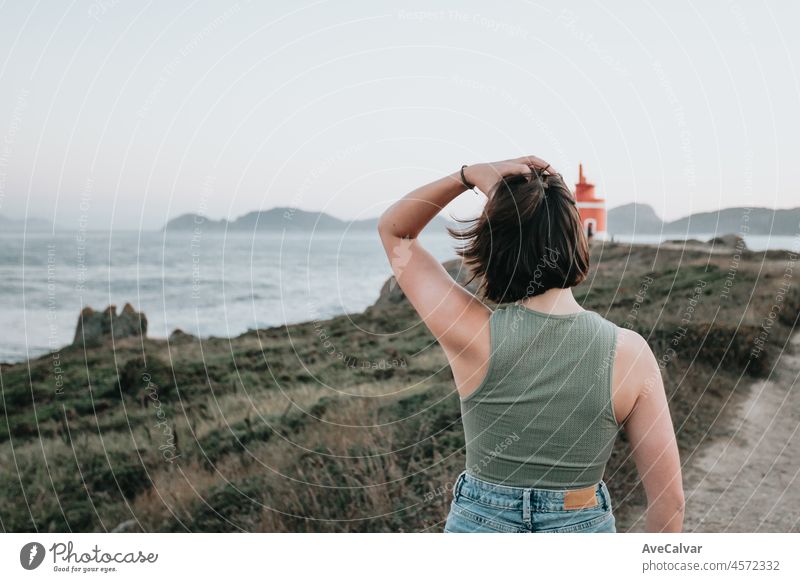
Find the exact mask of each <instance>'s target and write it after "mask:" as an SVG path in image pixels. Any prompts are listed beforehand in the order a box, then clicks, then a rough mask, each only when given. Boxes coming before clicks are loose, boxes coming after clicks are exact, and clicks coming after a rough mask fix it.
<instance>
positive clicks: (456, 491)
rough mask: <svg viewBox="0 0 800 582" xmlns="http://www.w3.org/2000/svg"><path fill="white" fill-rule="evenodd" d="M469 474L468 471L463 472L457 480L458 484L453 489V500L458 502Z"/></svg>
mask: <svg viewBox="0 0 800 582" xmlns="http://www.w3.org/2000/svg"><path fill="white" fill-rule="evenodd" d="M466 474H467V472H466V471H462V472H461V473H460V474H459V475H458V478H457V479H456V484H455V486H454V487H453V499H455V500H456V501H458V496H459V495H460V494H461V487H462V486H463V485H464V476H465V475H466Z"/></svg>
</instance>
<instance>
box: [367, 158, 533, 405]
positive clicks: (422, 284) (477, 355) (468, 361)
mask: <svg viewBox="0 0 800 582" xmlns="http://www.w3.org/2000/svg"><path fill="white" fill-rule="evenodd" d="M534 159H535V160H537V161H538V162H541V160H538V158H532V157H526V158H518V159H515V160H505V161H502V162H495V163H492V164H477V165H474V166H469V167H468V168H467V169H466V171H465V177H466V179H467V180H468V181H469V182H470V183H472V184H475V186H477V187H478V188H480V189H481V191H483V192H484V193H488V192H490V190H491V189H492V186H493V185H494V184H495V183H496V182H498V181H499V179H500V178H502V177H504V176H509V175H512V174H519V173H525V172H529V171H530V166H531V165H532V164H533V163H534V162H533V160H534ZM465 190H466V188H465V186H464V185H463V184H462V182H461V176H460V171H456V172H453V173H452V174H450V175H448V176H445V177H443V178H440V179H438V180H435V181H433V182H431V183H429V184H426V185H424V186H421V187H419V188H417V189H416V190H413V191H412V192H410V193H408V194H407V195H406V196H404V197H403V198H402V199H400V200H399V201H397V202H396V203H395V204H393V205H392V206H391V207H390V208H389V209H388V210H387V211H386V212H384V213H383V215H382V216H381V218H380V221H379V222H378V232H379V234H380V237H381V241H382V242H383V247H384V249H385V251H386V255H387V256H388V258H389V262H390V263H391V266H392V271H393V272H394V275H395V277H396V279H397V283H398V285H400V288H401V289H402V290H403V292H404V293H405V295H406V297H408V300H409V301H410V302H411V305H413V307H414V309H416V311H417V313H419V315H420V317H421V318H422V320H423V321H424V322H425V325H426V326H427V327H428V329H430V330H431V333H432V334H433V335H434V337H436V339H437V340H438V341H439V343H440V345H441V346H442V348H443V349H444V351H445V354H446V355H447V358H448V360H449V361H450V365H451V367H452V369H453V374H454V377H455V381H456V385H457V386H458V390H459V392H460V393H461V394H462V396H466V395H467V394H468V393H470V392H471V391H472V389H474V388H476V387H477V386H478V384H480V382H481V380H482V379H483V376H484V375H485V372H486V367H487V364H488V360H489V349H490V347H489V346H490V338H489V326H488V322H489V315H490V313H491V312H490V310H489V308H488V307H486V306H485V305H484V304H483V303H482V302H481V301H480V300H479V299H478V298H477V297H475V296H474V295H473V294H472V293H470V292H469V291H467V290H466V289H464V288H463V287H462V286H461V285H459V284H458V283H457V282H456V281H455V280H453V278H452V277H451V276H450V275H449V274H448V273H447V271H446V270H445V269H444V267H442V265H441V264H440V263H439V261H437V260H436V259H435V258H434V257H433V256H432V255H431V254H430V253H429V252H428V251H426V250H425V249H424V248H423V247H422V245H421V244H420V243H419V241H418V240H417V236H418V235H419V233H420V232H421V231H422V229H423V228H424V227H425V225H426V224H428V223H429V222H430V221H431V220H432V219H433V218H434V217H435V216H436V215H437V214H438V213H439V212H440V211H441V210H442V209H443V208H444V207H445V206H447V204H449V203H450V202H451V201H452V200H454V199H455V198H456V197H457V196H459V195H460V194H461V193H462V192H464V191H465ZM470 195H472V194H470Z"/></svg>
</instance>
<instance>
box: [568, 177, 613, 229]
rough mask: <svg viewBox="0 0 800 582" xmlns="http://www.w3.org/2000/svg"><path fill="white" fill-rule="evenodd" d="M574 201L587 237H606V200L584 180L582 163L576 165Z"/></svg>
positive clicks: (592, 185)
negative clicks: (596, 193)
mask: <svg viewBox="0 0 800 582" xmlns="http://www.w3.org/2000/svg"><path fill="white" fill-rule="evenodd" d="M575 202H577V206H578V212H579V213H580V215H581V224H583V232H584V233H585V234H586V236H587V237H588V238H590V239H591V238H598V239H604V238H605V237H606V201H605V200H603V199H602V198H598V197H597V196H595V193H594V184H590V183H589V182H587V181H586V177H585V176H584V175H583V164H579V165H578V183H577V184H575Z"/></svg>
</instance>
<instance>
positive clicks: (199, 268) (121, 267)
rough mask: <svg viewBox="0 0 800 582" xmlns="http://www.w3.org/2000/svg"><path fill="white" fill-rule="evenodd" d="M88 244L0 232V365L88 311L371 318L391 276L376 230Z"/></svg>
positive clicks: (199, 328)
mask: <svg viewBox="0 0 800 582" xmlns="http://www.w3.org/2000/svg"><path fill="white" fill-rule="evenodd" d="M84 237H85V240H81V239H80V238H79V237H78V236H76V235H75V234H66V233H63V234H62V233H59V234H56V235H49V234H38V233H37V234H28V235H27V236H26V237H25V238H23V236H22V235H20V234H0V305H1V306H2V307H0V326H2V333H0V362H16V361H22V360H25V359H27V358H30V357H35V356H39V355H42V354H44V353H47V352H48V351H50V350H54V349H56V348H59V347H61V346H63V345H65V344H68V343H70V342H71V341H72V338H73V334H74V331H75V324H76V322H77V318H78V314H79V312H80V310H81V309H82V308H83V307H84V306H86V305H89V306H91V307H93V308H95V309H103V308H105V307H106V306H107V305H109V304H114V305H117V306H118V308H119V309H121V308H122V306H123V305H124V304H125V303H131V304H132V305H133V306H134V307H135V308H136V309H137V310H139V311H143V312H144V313H145V314H146V315H147V318H148V320H149V333H148V335H150V336H151V337H166V336H168V335H169V334H170V333H171V332H172V331H173V330H175V329H176V328H180V329H183V330H184V331H186V332H189V333H192V334H194V335H198V336H201V337H208V336H226V337H227V336H236V335H238V334H241V333H243V332H245V331H247V330H248V329H254V328H260V327H268V326H274V325H280V324H284V323H296V322H300V321H308V320H312V319H319V318H327V317H331V316H334V315H338V314H342V313H353V312H359V311H362V310H363V309H364V308H366V307H367V306H369V305H371V304H372V303H373V302H374V301H375V300H376V299H377V297H378V293H379V291H380V288H381V285H382V284H383V283H384V281H385V280H386V278H387V277H388V276H389V274H390V270H389V265H388V262H387V259H386V257H385V255H384V253H383V249H382V248H381V246H380V243H379V241H378V238H377V236H376V235H375V234H374V233H372V232H363V233H354V232H349V233H347V234H341V233H314V234H313V235H309V234H305V233H292V234H286V235H282V234H277V235H267V234H261V235H256V236H253V235H252V234H233V235H232V234H228V235H225V234H221V233H220V234H209V233H205V234H203V236H202V237H201V238H199V239H197V238H193V237H192V235H191V233H180V234H176V233H173V234H171V235H170V236H169V238H168V239H165V237H164V235H163V234H161V233H158V232H143V233H139V232H114V233H113V234H110V233H101V232H90V233H87V234H85V235H84ZM422 238H423V240H424V241H425V243H426V245H427V247H428V248H429V250H431V252H432V253H433V254H434V255H435V256H436V258H437V259H439V260H442V261H444V260H447V259H451V258H453V257H455V252H454V250H453V245H454V241H453V240H452V239H450V238H449V237H447V236H446V235H445V234H439V233H436V234H428V235H423V237H422ZM616 238H617V240H623V237H616ZM665 238H668V239H669V238H677V237H676V236H674V235H673V236H668V237H665ZM694 238H701V239H703V240H704V239H705V238H709V237H699V236H698V237H694ZM625 240H628V239H625ZM658 240H660V237H652V236H650V237H647V236H639V237H637V238H636V241H637V242H642V243H652V242H658ZM746 242H747V244H748V246H749V247H750V248H753V249H763V248H787V249H794V250H798V249H797V245H798V241H797V240H795V239H793V238H792V237H766V236H751V237H747V239H746Z"/></svg>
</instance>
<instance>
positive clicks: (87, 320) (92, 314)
mask: <svg viewBox="0 0 800 582" xmlns="http://www.w3.org/2000/svg"><path fill="white" fill-rule="evenodd" d="M146 336H147V317H146V316H145V314H144V313H139V312H137V311H136V310H135V309H134V308H133V306H131V304H130V303H126V304H125V307H123V308H122V312H121V313H119V314H117V306H116V305H109V306H108V307H106V308H105V310H103V311H95V310H94V309H92V308H91V307H84V308H83V310H82V311H81V314H80V316H79V317H78V325H77V327H76V329H75V338H74V339H73V340H72V343H73V344H74V345H84V343H85V344H86V345H87V346H96V345H99V344H102V343H104V342H106V341H108V340H111V339H114V340H119V339H122V338H126V337H146Z"/></svg>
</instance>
